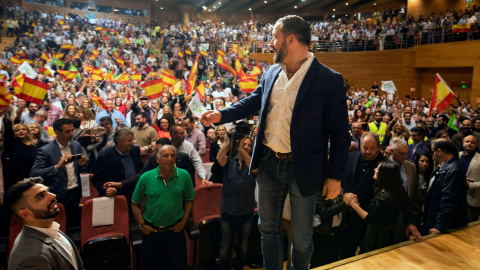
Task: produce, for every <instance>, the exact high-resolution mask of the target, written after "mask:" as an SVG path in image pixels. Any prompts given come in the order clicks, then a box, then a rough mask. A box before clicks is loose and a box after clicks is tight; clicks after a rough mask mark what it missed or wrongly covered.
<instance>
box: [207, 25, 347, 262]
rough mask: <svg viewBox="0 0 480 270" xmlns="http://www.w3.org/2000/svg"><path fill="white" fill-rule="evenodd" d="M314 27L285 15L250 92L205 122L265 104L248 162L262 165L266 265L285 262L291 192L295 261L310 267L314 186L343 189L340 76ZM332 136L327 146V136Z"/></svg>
mask: <svg viewBox="0 0 480 270" xmlns="http://www.w3.org/2000/svg"><path fill="white" fill-rule="evenodd" d="M309 44H310V26H309V24H308V23H307V22H306V21H305V20H304V19H303V18H301V17H298V16H286V17H284V18H281V19H279V20H278V21H277V23H276V24H275V27H274V30H273V39H272V41H271V42H270V46H271V47H272V48H273V50H274V51H275V57H274V62H275V63H279V64H277V65H273V66H271V67H270V68H269V69H268V70H267V71H266V72H265V74H264V75H263V76H262V79H261V82H260V84H259V86H258V88H257V89H256V90H255V91H254V92H253V94H252V95H251V96H250V97H248V98H246V99H243V100H241V101H240V102H238V103H236V104H234V105H232V106H230V107H228V108H225V109H222V110H220V111H219V112H212V111H208V112H206V113H204V114H203V115H202V118H201V120H202V121H203V123H204V125H205V126H209V125H210V124H212V123H217V122H220V123H226V122H232V121H234V120H237V119H242V118H246V117H248V116H250V115H252V114H256V113H257V112H258V111H260V124H259V128H258V135H257V137H256V141H255V146H254V151H253V156H252V161H251V166H250V169H251V170H253V169H256V168H258V175H257V183H258V192H259V195H258V204H259V216H260V221H259V228H260V231H261V233H262V249H263V256H264V266H265V269H267V270H270V269H283V254H284V253H283V239H282V237H281V233H280V220H281V217H282V216H281V215H282V209H283V206H284V202H285V197H286V195H287V193H288V194H290V202H291V214H292V216H291V220H292V223H291V226H292V227H291V232H292V244H293V246H292V265H291V266H292V267H293V269H308V265H309V262H310V258H311V255H312V252H313V243H312V227H313V216H314V211H315V201H316V197H315V195H316V193H317V192H319V191H320V190H321V189H322V187H323V194H324V195H326V199H333V198H335V197H336V196H337V195H338V194H339V193H340V184H341V182H340V180H341V179H342V178H343V176H344V174H345V168H346V163H347V158H348V148H349V146H350V138H349V134H348V116H347V105H346V90H345V87H344V86H343V78H342V76H341V75H340V74H339V73H337V72H335V71H333V70H331V69H329V68H328V67H326V66H324V65H322V64H320V63H319V62H318V61H317V60H316V59H315V57H314V56H313V54H311V53H309V52H308V46H309ZM329 141H330V149H331V151H330V152H329V147H328V142H329Z"/></svg>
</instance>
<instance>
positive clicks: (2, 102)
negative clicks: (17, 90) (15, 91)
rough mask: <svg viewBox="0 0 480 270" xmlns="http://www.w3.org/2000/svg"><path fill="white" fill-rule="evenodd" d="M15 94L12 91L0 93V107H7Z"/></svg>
mask: <svg viewBox="0 0 480 270" xmlns="http://www.w3.org/2000/svg"><path fill="white" fill-rule="evenodd" d="M12 98H13V95H12V94H11V93H8V94H5V95H3V94H0V108H7V107H8V105H9V104H10V101H11V100H12Z"/></svg>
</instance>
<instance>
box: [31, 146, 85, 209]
mask: <svg viewBox="0 0 480 270" xmlns="http://www.w3.org/2000/svg"><path fill="white" fill-rule="evenodd" d="M70 151H71V152H72V155H77V154H82V147H81V146H80V143H78V142H77V141H71V142H70ZM61 157H62V152H60V147H58V143H57V140H54V141H51V142H50V143H49V144H47V145H45V146H43V147H42V148H40V149H38V151H37V157H36V158H35V163H34V164H33V167H32V170H31V171H30V177H35V176H40V177H42V178H43V184H44V185H45V186H47V187H48V188H50V191H51V192H52V193H54V194H56V195H57V200H58V202H60V203H64V202H65V199H66V196H67V184H68V177H67V169H66V168H65V167H63V168H60V169H59V170H58V172H57V171H56V170H55V165H57V164H58V161H59V160H60V158H61ZM73 165H74V167H75V174H76V175H77V181H78V186H79V187H81V183H80V173H84V172H86V166H79V165H78V161H74V162H73Z"/></svg>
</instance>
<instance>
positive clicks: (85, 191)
mask: <svg viewBox="0 0 480 270" xmlns="http://www.w3.org/2000/svg"><path fill="white" fill-rule="evenodd" d="M80 182H81V184H82V197H90V175H89V174H88V173H82V174H80Z"/></svg>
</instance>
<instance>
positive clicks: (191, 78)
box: [185, 54, 200, 95]
mask: <svg viewBox="0 0 480 270" xmlns="http://www.w3.org/2000/svg"><path fill="white" fill-rule="evenodd" d="M199 56H200V55H198V54H197V58H195V62H194V63H193V66H192V69H191V70H190V74H189V75H188V80H187V85H186V87H185V91H186V92H187V95H191V94H192V92H193V90H194V89H195V81H196V80H197V71H198V57H199Z"/></svg>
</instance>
